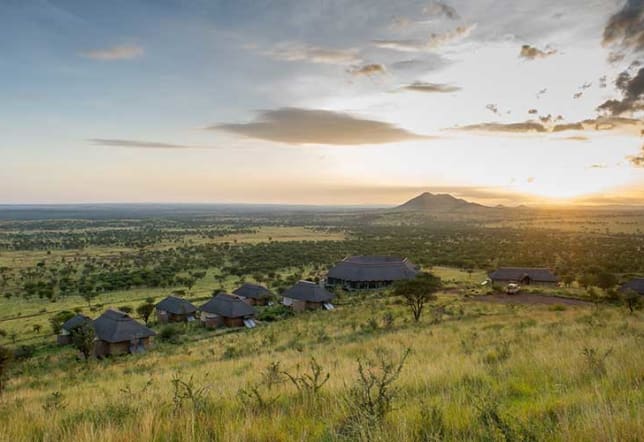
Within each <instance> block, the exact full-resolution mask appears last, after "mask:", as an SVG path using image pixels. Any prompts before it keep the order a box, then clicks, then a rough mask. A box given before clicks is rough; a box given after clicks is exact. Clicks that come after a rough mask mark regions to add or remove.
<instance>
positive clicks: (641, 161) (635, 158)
mask: <svg viewBox="0 0 644 442" xmlns="http://www.w3.org/2000/svg"><path fill="white" fill-rule="evenodd" d="M627 159H628V161H630V163H631V164H632V165H633V166H635V167H644V146H642V149H640V152H639V153H638V154H637V155H632V156H630V157H627Z"/></svg>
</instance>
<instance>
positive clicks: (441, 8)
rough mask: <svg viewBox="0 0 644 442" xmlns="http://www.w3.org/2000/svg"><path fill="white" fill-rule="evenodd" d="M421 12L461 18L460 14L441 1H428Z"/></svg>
mask: <svg viewBox="0 0 644 442" xmlns="http://www.w3.org/2000/svg"><path fill="white" fill-rule="evenodd" d="M423 12H424V13H425V15H429V16H432V17H436V16H443V17H447V18H449V19H450V20H458V19H460V18H461V17H460V15H458V12H456V9H454V8H453V7H451V6H449V5H447V4H445V3H442V2H432V3H430V4H429V5H427V6H425V8H424V9H423Z"/></svg>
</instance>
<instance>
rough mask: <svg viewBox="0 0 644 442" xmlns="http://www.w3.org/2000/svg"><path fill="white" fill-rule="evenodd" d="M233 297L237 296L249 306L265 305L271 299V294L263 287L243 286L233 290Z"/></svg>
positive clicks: (255, 285) (254, 285)
mask: <svg viewBox="0 0 644 442" xmlns="http://www.w3.org/2000/svg"><path fill="white" fill-rule="evenodd" d="M233 295H236V296H238V297H239V298H240V299H241V300H242V301H245V302H246V303H247V304H249V305H266V304H268V301H269V300H270V299H271V298H272V297H273V294H272V293H271V291H270V290H268V289H267V288H266V287H264V286H263V285H258V284H250V283H246V284H243V285H242V286H241V287H239V288H236V289H235V290H233Z"/></svg>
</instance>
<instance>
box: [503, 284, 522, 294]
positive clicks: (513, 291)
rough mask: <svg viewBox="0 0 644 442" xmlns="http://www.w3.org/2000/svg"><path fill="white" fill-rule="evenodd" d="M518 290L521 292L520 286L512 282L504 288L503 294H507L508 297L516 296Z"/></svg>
mask: <svg viewBox="0 0 644 442" xmlns="http://www.w3.org/2000/svg"><path fill="white" fill-rule="evenodd" d="M519 290H521V286H520V285H519V284H515V283H513V282H511V283H510V284H508V285H507V286H506V287H505V293H507V294H508V295H516V294H517V293H519Z"/></svg>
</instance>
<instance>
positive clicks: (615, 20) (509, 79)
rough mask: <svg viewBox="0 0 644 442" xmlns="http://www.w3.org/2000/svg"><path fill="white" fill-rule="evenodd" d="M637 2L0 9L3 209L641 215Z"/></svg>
mask: <svg viewBox="0 0 644 442" xmlns="http://www.w3.org/2000/svg"><path fill="white" fill-rule="evenodd" d="M643 93H644V4H643V0H628V1H624V0H567V1H565V2H562V1H560V0H557V1H554V0H543V1H537V0H529V1H523V0H476V1H473V0H469V1H465V0H445V1H426V0H422V1H415V0H414V1H412V0H410V1H406V0H405V1H403V0H280V1H277V0H273V1H269V0H253V1H250V0H219V1H218V0H209V1H206V0H194V1H189V2H186V1H180V0H175V1H173V0H155V1H152V0H149V1H140V0H123V1H120V0H114V1H109V2H88V1H85V0H77V1H71V0H65V1H63V0H60V1H58V0H49V1H46V0H0V203H9V204H11V203H82V202H190V203H194V202H213V203H217V202H218V203H294V204H321V205H324V204H334V205H335V204H352V205H353V204H384V205H387V204H396V203H402V202H404V201H405V200H407V199H409V198H411V197H413V196H415V195H416V194H418V193H420V192H424V191H429V192H434V193H450V194H452V195H454V196H457V197H461V198H465V199H468V200H471V201H477V202H480V203H483V204H508V205H513V204H563V205H569V204H628V205H633V204H637V205H639V204H644V138H643V137H642V134H644V123H643V117H644V96H643Z"/></svg>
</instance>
